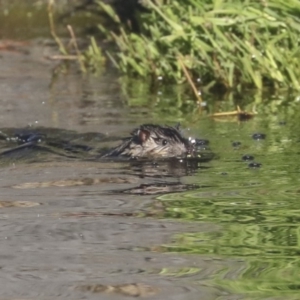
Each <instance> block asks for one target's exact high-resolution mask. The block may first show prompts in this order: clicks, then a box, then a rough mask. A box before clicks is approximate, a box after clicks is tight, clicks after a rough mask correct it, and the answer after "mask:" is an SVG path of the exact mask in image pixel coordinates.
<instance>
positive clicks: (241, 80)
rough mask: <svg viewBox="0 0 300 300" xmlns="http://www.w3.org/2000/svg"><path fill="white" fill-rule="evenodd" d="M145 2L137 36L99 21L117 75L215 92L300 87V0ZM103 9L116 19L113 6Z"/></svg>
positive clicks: (175, 0) (102, 7)
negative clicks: (109, 44)
mask: <svg viewBox="0 0 300 300" xmlns="http://www.w3.org/2000/svg"><path fill="white" fill-rule="evenodd" d="M143 3H144V5H145V7H146V8H147V9H148V12H147V13H143V14H141V15H140V16H139V17H140V33H134V32H131V31H130V30H128V29H127V30H125V29H124V27H123V25H121V23H120V33H119V34H116V33H113V32H110V31H108V30H106V29H105V28H103V27H101V26H99V27H100V29H101V30H102V31H103V32H105V33H106V35H107V36H108V37H109V38H110V39H111V40H112V41H113V42H114V43H115V45H116V46H117V50H116V52H111V53H108V55H109V57H110V59H111V60H112V61H113V62H114V64H115V66H116V67H117V68H118V69H119V70H120V72H122V73H124V74H127V75H134V76H137V77H141V78H153V79H156V78H157V77H160V76H161V77H162V78H163V79H164V81H166V82H177V83H180V82H183V81H188V80H190V81H191V80H192V82H196V80H198V82H199V81H201V85H202V88H205V87H206V88H217V89H218V90H220V89H224V90H230V89H234V90H240V91H242V90H244V89H248V88H258V89H263V88H264V87H271V88H274V89H278V88H293V89H297V90H299V89H300V82H299V78H300V59H299V58H300V49H299V36H300V35H299V34H300V22H299V16H300V2H299V1H298V0H269V1H234V0H232V1H230V0H227V1H226V0H223V1H222V0H202V1H198V0H165V1H159V0H143ZM99 6H100V7H101V9H102V10H104V11H106V13H107V14H108V15H110V16H111V17H112V18H113V19H114V21H115V22H119V21H118V17H117V15H116V14H115V13H114V11H113V9H112V8H111V7H109V6H108V5H105V4H104V3H103V2H99ZM190 84H191V85H192V83H191V82H190Z"/></svg>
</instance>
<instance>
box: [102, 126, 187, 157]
mask: <svg viewBox="0 0 300 300" xmlns="http://www.w3.org/2000/svg"><path fill="white" fill-rule="evenodd" d="M131 135H132V136H131V137H128V138H126V139H124V140H123V142H122V144H120V145H119V146H117V147H116V148H114V149H111V150H110V151H108V152H107V153H106V154H104V155H103V156H102V157H120V156H123V157H132V158H134V157H162V158H164V157H186V155H187V154H190V153H191V152H192V151H193V144H191V143H190V142H189V140H188V139H186V138H184V137H183V136H182V135H181V133H180V132H179V130H178V127H170V126H159V125H153V124H145V125H141V126H140V127H139V128H137V129H135V130H134V131H133V132H132V133H131Z"/></svg>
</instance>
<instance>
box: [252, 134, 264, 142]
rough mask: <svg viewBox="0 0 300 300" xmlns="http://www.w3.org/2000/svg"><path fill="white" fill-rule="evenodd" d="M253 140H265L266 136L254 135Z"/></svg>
mask: <svg viewBox="0 0 300 300" xmlns="http://www.w3.org/2000/svg"><path fill="white" fill-rule="evenodd" d="M252 138H253V139H254V140H264V139H265V138H266V135H265V134H264V133H254V134H253V135H252Z"/></svg>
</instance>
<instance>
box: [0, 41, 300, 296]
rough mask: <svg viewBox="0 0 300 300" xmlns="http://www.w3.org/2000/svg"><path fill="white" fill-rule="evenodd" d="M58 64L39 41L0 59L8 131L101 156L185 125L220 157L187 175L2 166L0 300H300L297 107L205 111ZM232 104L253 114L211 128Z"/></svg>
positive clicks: (173, 168)
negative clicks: (154, 127) (48, 137)
mask: <svg viewBox="0 0 300 300" xmlns="http://www.w3.org/2000/svg"><path fill="white" fill-rule="evenodd" d="M54 52H55V48H53V47H49V46H48V44H47V43H45V42H38V41H36V40H31V41H30V42H29V44H28V45H25V46H20V47H17V48H16V49H14V50H13V51H11V50H10V51H6V50H3V51H1V52H0V68H1V71H2V72H1V80H0V108H1V114H0V128H2V130H1V131H2V132H3V133H6V134H8V136H12V135H13V134H14V133H15V132H16V130H17V131H18V129H19V128H25V127H28V128H37V127H41V126H42V127H44V128H56V131H55V130H54V129H51V130H50V134H52V135H53V136H54V137H55V138H57V139H68V138H69V139H72V141H76V143H77V144H81V145H87V146H93V147H94V146H96V145H98V146H99V147H107V146H111V145H113V144H114V141H112V140H113V139H114V138H117V137H123V136H127V134H128V132H130V131H131V130H132V129H133V128H134V127H136V126H137V125H139V124H142V123H145V122H154V123H168V124H174V123H177V122H178V121H181V122H182V123H183V124H184V126H185V127H186V128H190V130H186V135H187V136H196V137H202V138H206V139H209V140H210V143H211V148H212V149H213V151H214V152H215V153H216V154H217V155H218V157H217V158H216V159H214V160H213V161H211V162H209V163H202V164H200V165H196V166H193V167H186V166H185V165H182V164H180V163H179V164H178V165H174V164H170V163H168V162H165V163H162V162H161V163H159V164H152V163H145V164H137V163H134V162H102V161H101V160H98V161H96V160H92V161H89V160H87V159H86V158H87V157H86V154H85V152H84V151H79V152H78V153H76V155H75V156H76V159H74V158H72V157H69V156H70V155H69V154H70V152H65V151H62V152H60V153H54V154H53V153H49V152H43V151H36V152H31V151H29V152H26V151H21V152H20V153H19V154H18V155H15V156H14V155H12V156H8V157H4V158H2V159H1V160H0V191H1V193H0V240H1V247H0V278H1V280H0V289H1V294H0V295H1V299H17V298H18V299H54V298H55V299H84V298H88V299H94V298H95V299H99V297H100V298H101V299H111V297H112V295H114V297H113V298H114V299H123V298H124V297H125V296H128V297H130V296H131V297H133V296H135V297H149V299H200V298H201V299H222V300H225V299H228V300H229V299H230V300H232V299H272V300H275V299H276V300H279V299H289V300H290V299H291V300H292V299H295V300H296V299H299V285H298V281H299V275H298V274H299V249H300V248H299V238H300V237H299V232H300V231H299V230H300V228H299V225H298V223H299V208H300V206H299V199H300V197H299V191H300V189H299V172H300V163H299V159H298V158H299V142H300V134H299V130H298V123H299V115H300V107H299V104H300V102H299V98H297V95H296V96H290V95H281V96H273V97H272V98H271V99H269V98H268V97H263V98H261V97H257V96H253V97H252V96H251V95H249V97H248V98H247V97H246V98H243V99H238V100H235V99H232V100H231V99H228V100H226V101H221V100H220V101H219V100H218V99H216V98H215V99H211V98H208V97H207V98H208V101H207V106H206V108H207V109H204V110H203V111H202V112H201V111H199V109H198V108H197V107H195V106H194V105H193V102H192V100H191V99H190V98H189V96H187V95H186V94H184V93H181V91H180V90H179V89H177V88H175V87H163V86H162V87H161V88H159V90H158V91H156V93H155V94H153V93H150V92H149V90H148V89H147V87H146V85H143V84H140V83H138V82H133V83H127V85H126V84H125V83H124V81H121V80H119V79H118V78H117V76H116V74H114V73H113V72H109V73H103V74H102V75H98V76H93V75H81V74H80V73H79V72H77V69H76V67H74V66H71V67H69V68H65V67H60V66H59V63H58V62H53V61H50V60H48V59H47V58H46V57H47V56H49V55H52V54H53V53H54ZM53 74H56V75H53ZM255 97H257V98H255ZM288 97H292V99H291V100H290V101H287V100H288ZM261 99H263V103H262V102H261ZM237 103H238V104H242V105H243V107H244V108H247V109H248V110H251V109H252V108H253V107H255V109H256V110H257V111H258V112H259V114H258V116H256V117H255V118H254V119H252V120H250V121H249V122H246V123H239V122H237V121H236V120H235V119H221V120H216V119H211V118H210V117H208V116H207V114H208V113H209V112H213V111H216V110H218V109H219V108H222V109H223V110H224V109H225V110H226V109H227V110H233V109H234V108H235V104H237ZM225 120H226V122H224V121H225ZM221 121H222V122H221ZM43 130H45V129H43ZM46 131H47V132H48V133H49V129H48V130H46ZM91 132H92V133H93V134H91ZM87 133H89V134H87ZM254 133H264V134H266V139H264V140H255V139H253V138H252V135H253V134H254ZM233 142H240V145H239V146H233V145H232V143H233ZM14 146H15V142H14V141H7V140H5V139H2V140H1V141H0V147H1V151H3V150H7V149H10V148H11V147H14ZM66 153H67V154H68V155H67V156H68V157H66V156H63V155H61V154H66ZM245 155H249V156H253V157H254V160H246V158H245V157H243V156H245ZM248 158H249V157H248ZM253 162H257V163H260V164H261V167H260V168H253V167H249V164H251V163H252V164H253ZM252 166H253V165H252Z"/></svg>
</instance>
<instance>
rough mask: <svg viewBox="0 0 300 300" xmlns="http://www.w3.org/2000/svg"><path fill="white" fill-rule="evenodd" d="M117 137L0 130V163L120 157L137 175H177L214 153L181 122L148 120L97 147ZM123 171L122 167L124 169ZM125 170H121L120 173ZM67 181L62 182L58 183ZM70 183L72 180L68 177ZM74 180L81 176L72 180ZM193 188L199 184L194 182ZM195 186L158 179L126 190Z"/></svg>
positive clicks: (154, 190)
mask: <svg viewBox="0 0 300 300" xmlns="http://www.w3.org/2000/svg"><path fill="white" fill-rule="evenodd" d="M113 141H115V139H113V138H111V137H107V136H106V135H104V134H101V133H85V134H80V133H76V132H75V131H68V130H61V129H51V128H50V129H48V128H36V129H32V128H29V129H9V128H6V129H2V130H1V131H0V146H1V148H2V149H3V151H2V153H0V162H2V163H11V162H18V161H19V162H24V163H26V162H40V161H57V160H58V161H67V160H89V161H91V160H92V161H102V162H108V161H109V162H110V161H122V162H124V161H125V162H126V161H127V163H126V166H125V167H124V169H125V168H126V172H127V174H128V163H129V167H130V173H132V175H134V176H138V177H139V178H143V177H152V178H167V177H172V178H179V177H181V176H186V175H190V174H193V173H195V171H196V170H198V169H199V168H203V166H202V164H200V163H202V162H206V161H209V160H211V159H212V158H213V156H214V155H213V153H212V152H211V151H210V150H209V149H208V146H207V145H208V141H207V140H200V139H191V138H190V139H187V138H185V137H183V135H182V134H181V132H180V130H179V127H178V126H175V127H170V126H159V125H152V124H146V125H141V126H140V127H139V128H137V129H135V130H134V131H133V132H132V133H131V136H130V137H127V138H125V139H123V140H122V141H121V143H120V144H119V145H118V146H116V147H114V148H110V149H107V148H106V149H105V147H102V148H99V144H100V145H101V144H102V145H103V144H107V143H110V144H111V143H112V142H113ZM120 171H121V173H122V169H121V170H120ZM120 175H122V174H120ZM86 183H88V184H89V185H90V184H100V183H101V180H99V179H92V178H90V179H89V180H86V179H84V180H83V182H82V184H83V185H85V184H86ZM51 185H53V186H55V185H56V184H55V182H52V183H51V182H49V183H48V184H45V183H43V185H42V186H51ZM62 185H63V183H61V181H60V186H62ZM66 185H72V180H70V179H68V180H66ZM74 185H79V184H78V179H74ZM193 187H194V188H195V186H193ZM190 188H192V186H190V185H182V184H179V183H178V182H177V183H176V184H175V183H174V182H165V181H164V182H159V183H155V184H152V183H151V184H142V185H141V186H139V187H137V188H134V189H132V190H126V191H125V190H124V192H126V193H139V194H159V193H167V192H174V191H182V190H187V189H190Z"/></svg>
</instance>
